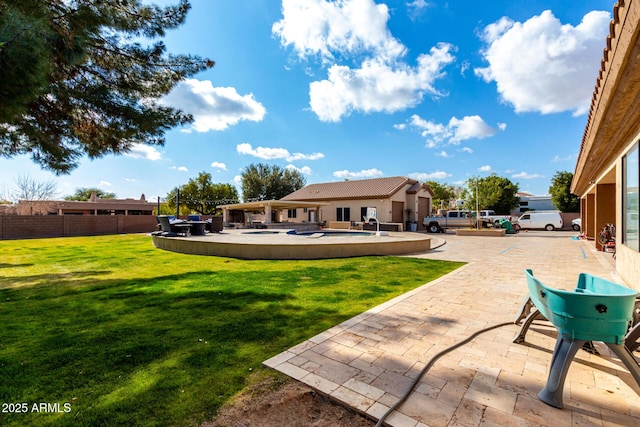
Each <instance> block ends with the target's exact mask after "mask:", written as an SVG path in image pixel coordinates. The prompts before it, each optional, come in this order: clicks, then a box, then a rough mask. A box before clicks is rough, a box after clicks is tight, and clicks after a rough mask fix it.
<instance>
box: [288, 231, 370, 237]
mask: <svg viewBox="0 0 640 427" xmlns="http://www.w3.org/2000/svg"><path fill="white" fill-rule="evenodd" d="M287 234H288V235H292V236H307V237H309V236H313V237H332V236H333V237H349V236H374V235H375V233H372V232H370V231H354V230H315V231H299V232H296V231H295V230H291V231H288V232H287Z"/></svg>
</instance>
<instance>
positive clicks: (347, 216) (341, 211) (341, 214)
mask: <svg viewBox="0 0 640 427" xmlns="http://www.w3.org/2000/svg"><path fill="white" fill-rule="evenodd" d="M336 221H351V208H336Z"/></svg>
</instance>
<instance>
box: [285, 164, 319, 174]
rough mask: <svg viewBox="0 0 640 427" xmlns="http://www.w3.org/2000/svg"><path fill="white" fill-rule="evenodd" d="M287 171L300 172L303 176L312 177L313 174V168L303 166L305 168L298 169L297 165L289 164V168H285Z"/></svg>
mask: <svg viewBox="0 0 640 427" xmlns="http://www.w3.org/2000/svg"><path fill="white" fill-rule="evenodd" d="M285 169H289V170H291V171H298V172H300V173H301V174H303V175H311V173H312V170H311V168H310V167H309V166H303V167H301V168H299V167H297V166H295V165H292V164H288V165H287V166H285Z"/></svg>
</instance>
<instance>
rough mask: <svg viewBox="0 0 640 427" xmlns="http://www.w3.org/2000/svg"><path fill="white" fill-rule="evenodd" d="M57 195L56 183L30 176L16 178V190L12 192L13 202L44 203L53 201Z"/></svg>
mask: <svg viewBox="0 0 640 427" xmlns="http://www.w3.org/2000/svg"><path fill="white" fill-rule="evenodd" d="M56 193H57V185H56V182H55V181H42V180H38V179H35V178H33V177H31V176H30V175H20V176H19V177H17V178H16V184H15V188H14V189H13V190H11V194H10V197H9V198H11V199H13V200H25V201H29V202H44V201H49V200H51V199H53V198H54V197H55V196H56Z"/></svg>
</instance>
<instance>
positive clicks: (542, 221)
mask: <svg viewBox="0 0 640 427" xmlns="http://www.w3.org/2000/svg"><path fill="white" fill-rule="evenodd" d="M518 225H519V226H520V228H522V229H527V228H544V229H545V230H547V231H553V230H555V229H556V228H558V229H561V228H562V216H561V215H560V212H558V211H531V212H527V213H525V214H523V215H522V216H521V217H520V218H518Z"/></svg>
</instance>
